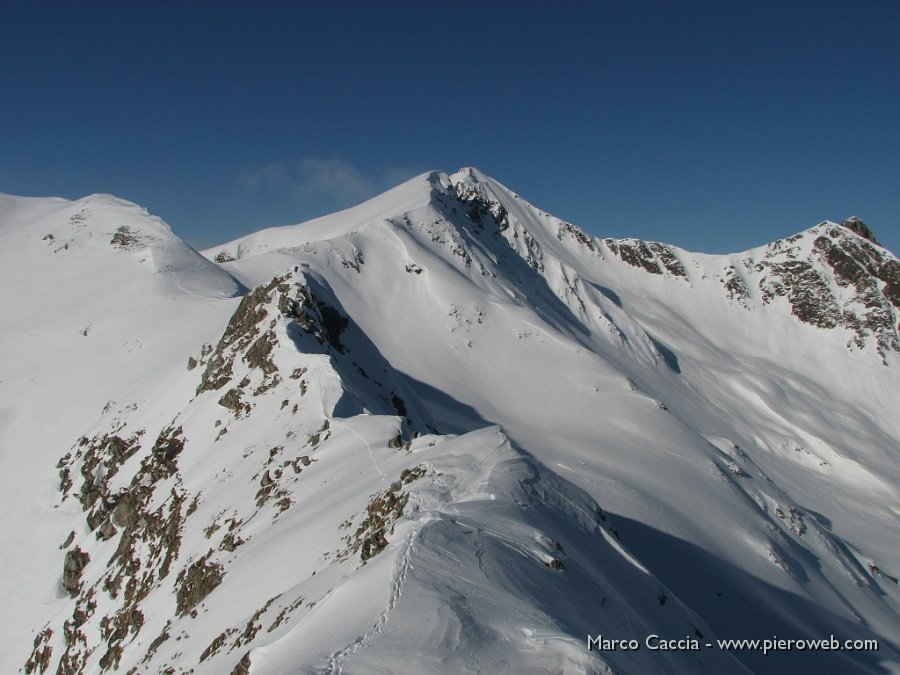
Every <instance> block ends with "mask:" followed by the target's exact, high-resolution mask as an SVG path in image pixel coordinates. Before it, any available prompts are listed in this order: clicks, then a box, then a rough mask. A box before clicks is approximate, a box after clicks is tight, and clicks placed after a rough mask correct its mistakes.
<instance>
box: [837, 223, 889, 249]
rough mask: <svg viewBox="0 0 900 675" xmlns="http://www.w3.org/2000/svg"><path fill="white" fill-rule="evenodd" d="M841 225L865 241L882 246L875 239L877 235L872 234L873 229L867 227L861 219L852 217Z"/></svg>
mask: <svg viewBox="0 0 900 675" xmlns="http://www.w3.org/2000/svg"><path fill="white" fill-rule="evenodd" d="M841 225H843V226H844V227H846V228H847V229H848V230H850V231H852V232H855V233H856V234H858V235H859V236H860V237H862V238H863V239H868V240H869V241H871V242H872V243H873V244H878V245H879V246H881V244H880V243H879V242H878V240H877V239H876V238H875V234H874V233H873V232H872V229H871V228H870V227H869V226H868V225H866V224H865V223H864V222H863V221H862V220H861V219H860V218H859V217H857V216H850V217H849V218H847V219H846V220H844V221H841Z"/></svg>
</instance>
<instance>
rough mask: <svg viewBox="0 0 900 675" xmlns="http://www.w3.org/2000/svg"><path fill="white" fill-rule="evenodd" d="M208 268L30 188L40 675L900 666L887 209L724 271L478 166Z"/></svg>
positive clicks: (21, 621)
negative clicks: (615, 643) (597, 227)
mask: <svg viewBox="0 0 900 675" xmlns="http://www.w3.org/2000/svg"><path fill="white" fill-rule="evenodd" d="M204 256H205V257H203V256H201V255H200V254H198V253H197V252H196V251H193V250H192V249H191V248H190V247H188V246H187V245H186V244H184V243H183V242H182V241H181V240H179V239H178V238H177V237H176V236H175V235H174V234H173V233H172V232H171V230H170V229H169V228H168V226H167V225H165V224H164V223H162V222H161V221H160V220H159V219H157V218H155V217H153V216H150V215H149V214H147V213H146V211H144V210H142V209H140V208H139V207H137V206H135V205H132V204H130V203H127V202H123V201H121V200H118V199H115V198H113V197H109V196H104V195H94V196H91V197H88V198H85V199H82V200H79V201H76V202H68V201H64V200H57V199H29V198H19V197H8V196H2V197H0V259H2V265H3V269H4V270H5V272H4V287H5V291H6V292H5V295H4V298H5V299H4V301H3V309H4V311H3V317H4V320H3V322H2V323H0V333H2V339H3V344H4V345H5V346H6V349H5V350H4V352H3V358H2V361H0V392H2V397H0V466H2V473H0V475H2V476H3V477H4V490H3V493H2V494H3V507H4V514H5V518H4V519H3V522H2V524H0V541H2V542H3V547H2V569H3V571H4V574H3V575H2V576H0V584H2V592H3V597H4V598H5V599H6V602H5V603H4V606H3V610H2V612H3V615H2V625H3V628H4V630H3V632H2V636H0V670H2V671H3V672H16V671H22V672H27V673H42V672H59V673H82V672H83V673H94V672H102V671H120V672H129V673H198V674H199V673H237V674H241V673H254V674H260V673H296V672H335V673H336V672H346V673H362V672H396V673H423V672H454V673H455V672H470V671H471V672H476V671H477V672H516V673H519V672H535V673H538V672H622V673H648V672H654V673H656V672H658V673H673V672H684V673H695V672H710V673H726V672H747V671H748V670H749V671H756V672H810V673H812V672H822V671H827V672H847V673H853V672H860V673H862V672H900V640H898V638H897V636H898V635H900V587H898V577H900V547H898V542H900V533H898V518H900V490H898V485H900V461H898V458H900V419H898V416H897V414H896V410H897V402H898V398H900V396H898V394H900V375H898V372H900V371H898V368H900V333H898V329H900V328H898V319H900V262H898V260H897V259H896V258H895V257H894V256H893V255H892V254H891V253H890V252H888V251H887V250H885V249H884V248H882V247H881V246H880V245H879V244H878V243H877V240H876V239H875V237H874V235H873V234H872V232H871V231H869V230H868V228H866V226H865V225H864V224H862V223H861V221H859V220H858V219H848V220H847V221H844V222H842V223H833V222H824V223H821V224H819V225H817V226H815V227H813V228H811V229H809V230H806V231H803V232H800V233H799V234H797V235H795V236H793V237H790V238H788V239H785V240H782V241H778V242H774V243H773V244H770V245H768V246H765V247H761V248H758V249H753V250H750V251H745V252H742V253H738V254H733V255H726V256H712V255H701V254H694V253H690V252H687V251H684V250H681V249H679V248H676V247H673V246H667V245H664V244H659V243H655V242H643V241H638V240H631V239H626V240H613V239H598V238H594V237H591V236H589V235H587V234H585V233H584V232H583V231H582V230H580V229H578V228H577V227H575V226H574V225H571V224H569V223H565V222H563V221H560V220H558V219H556V218H554V217H553V216H551V215H549V214H546V213H544V212H542V211H540V210H539V209H537V208H535V207H533V206H532V205H530V204H529V203H527V202H526V201H524V200H523V199H522V198H521V197H519V196H518V195H516V194H514V193H512V192H511V191H509V190H508V189H507V188H505V187H504V186H502V185H501V184H499V183H498V182H496V181H494V180H493V179H491V178H489V177H487V176H484V175H483V174H481V173H480V172H479V171H477V170H476V169H471V168H468V169H463V170H461V171H459V172H457V173H455V174H452V175H447V174H444V173H441V172H433V173H429V174H425V175H422V176H420V177H418V178H416V179H414V180H411V181H409V182H408V183H405V184H403V185H401V186H399V187H397V188H395V189H393V190H391V191H389V192H387V193H385V194H383V195H381V196H379V197H376V198H375V199H373V200H370V201H369V202H366V203H365V204H362V205H360V206H358V207H355V208H353V209H350V210H348V211H344V212H341V213H338V214H334V215H332V216H327V217H325V218H320V219H317V220H314V221H311V222H308V223H303V224H301V225H296V226H291V227H283V228H275V229H271V230H265V231H262V232H258V233H256V234H253V235H250V236H248V237H244V238H242V239H239V240H236V241H234V242H231V243H229V244H226V245H223V246H221V247H217V248H215V249H211V250H209V251H206V252H205V253H204ZM600 635H602V636H603V637H604V638H606V639H622V640H628V639H635V640H638V642H639V644H640V648H639V649H637V650H633V649H631V650H629V649H624V648H623V647H622V646H621V645H620V646H619V648H617V649H615V650H613V649H610V648H609V645H607V648H605V649H604V648H603V645H602V644H594V645H593V649H591V650H589V649H588V636H593V637H595V638H596V637H597V636H600ZM649 635H658V636H661V638H663V639H669V640H680V641H681V643H680V644H672V645H671V646H673V647H680V648H679V649H670V650H665V649H662V650H659V649H657V650H654V649H651V648H650V645H647V644H646V643H645V638H646V637H647V636H649ZM832 635H833V636H835V638H837V639H838V640H839V641H840V642H841V645H842V646H843V643H844V641H846V640H851V641H852V640H860V641H861V640H877V641H878V646H879V648H878V650H877V651H874V650H868V651H866V650H849V649H842V650H838V651H831V650H811V649H807V650H802V651H798V650H797V649H796V648H795V649H794V650H793V651H790V652H788V651H781V652H772V651H770V652H769V653H768V654H765V655H764V654H763V651H762V649H757V650H752V649H738V648H732V649H720V648H719V647H718V646H717V642H716V641H717V640H719V639H743V638H749V639H752V638H760V639H772V638H774V637H776V636H777V638H782V639H821V638H826V639H827V638H830V637H831V636H832ZM651 642H652V644H657V643H658V641H656V642H654V641H651ZM663 644H664V646H668V645H667V643H663ZM707 644H710V645H712V646H711V647H707V646H706V645H707ZM691 648H695V649H691Z"/></svg>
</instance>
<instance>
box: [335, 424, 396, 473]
mask: <svg viewBox="0 0 900 675" xmlns="http://www.w3.org/2000/svg"><path fill="white" fill-rule="evenodd" d="M339 426H341V427H344V428H346V429H347V430H349V431H350V433H352V434H353V435H354V436H356V438H358V439H359V442H360V443H362V444H363V445H364V446H365V447H366V452H367V453H368V455H369V459H370V460H371V462H372V466H374V467H375V470H376V471H377V472H378V474H379V475H380V476H381V482H382V483H387V482H388V476H387V474H386V473H385V472H384V470H383V469H382V468H381V465H380V464H379V463H378V460H377V459H376V458H375V453H374V452H373V451H372V446H371V445H369V441H367V440H366V439H365V438H363V437H362V436H361V435H360V433H359V432H358V431H357V430H356V429H354V428H353V427H352V426H351V425H350V424H347V423H345V422H340V424H339Z"/></svg>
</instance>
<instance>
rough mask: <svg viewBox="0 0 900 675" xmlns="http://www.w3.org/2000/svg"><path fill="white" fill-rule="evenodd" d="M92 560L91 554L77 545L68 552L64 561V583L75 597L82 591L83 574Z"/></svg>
mask: <svg viewBox="0 0 900 675" xmlns="http://www.w3.org/2000/svg"><path fill="white" fill-rule="evenodd" d="M90 561H91V556H89V555H88V554H87V553H85V552H84V551H82V550H81V549H80V548H78V547H77V546H76V547H75V548H73V549H71V550H70V551H68V552H67V553H66V559H65V562H64V563H63V575H62V585H63V588H65V589H66V591H67V592H68V594H69V595H71V596H72V597H73V598H74V597H76V596H77V595H78V593H79V592H80V591H81V574H82V573H83V572H84V568H85V567H87V564H88V563H89V562H90Z"/></svg>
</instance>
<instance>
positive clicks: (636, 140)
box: [0, 0, 900, 253]
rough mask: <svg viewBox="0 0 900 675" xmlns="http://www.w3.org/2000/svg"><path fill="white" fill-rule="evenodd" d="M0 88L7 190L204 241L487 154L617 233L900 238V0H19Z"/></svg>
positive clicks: (4, 31)
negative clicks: (72, 202)
mask: <svg viewBox="0 0 900 675" xmlns="http://www.w3.org/2000/svg"><path fill="white" fill-rule="evenodd" d="M0 92H2V104H0V192H8V193H13V194H27V195H59V196H64V197H70V198H74V197H80V196H83V195H86V194H90V193H93V192H110V193H113V194H116V195H118V196H120V197H124V198H126V199H129V200H132V201H135V202H138V203H140V204H142V205H144V206H146V207H148V208H149V209H150V210H151V211H152V212H153V213H156V214H158V215H160V216H162V217H163V218H164V219H165V220H166V221H168V222H169V223H170V224H171V225H172V227H173V228H174V229H175V231H176V232H178V233H179V234H180V235H181V236H182V237H184V238H185V239H187V240H188V241H189V242H190V243H192V244H194V245H195V246H198V247H204V246H210V245H213V244H216V243H220V242H222V241H225V240H228V239H231V238H234V237H235V236H238V235H240V234H244V233H247V232H250V231H252V230H256V229H260V228H262V227H268V226H272V225H281V224H288V223H294V222H299V221H302V220H305V219H308V218H310V217H313V216H316V215H321V214H323V213H328V212H331V211H334V210H337V209H339V208H342V207H345V206H349V205H351V204H353V203H356V202H358V201H361V200H363V199H365V198H367V197H369V196H372V195H373V194H375V193H377V192H380V191H382V190H383V189H385V188H387V187H389V186H391V185H392V184H394V183H397V182H400V181H401V180H404V179H406V178H408V177H410V176H412V175H415V174H417V173H420V172H422V171H426V170H429V169H444V170H447V171H453V170H455V169H457V168H459V167H461V166H464V165H474V166H477V167H479V168H481V169H482V170H483V171H485V172H486V173H488V174H489V175H492V176H493V177H495V178H496V179H498V180H499V181H500V182H502V183H505V184H506V185H508V186H509V187H511V188H512V189H514V190H515V191H517V192H518V193H520V194H521V195H522V196H523V197H525V198H526V199H528V200H529V201H531V202H532V203H534V204H536V205H538V206H540V207H542V208H544V209H545V210H548V211H550V212H552V213H554V214H555V215H558V216H560V217H561V218H565V219H567V220H570V221H572V222H574V223H576V224H578V225H580V226H582V227H584V228H585V229H587V230H589V231H591V232H593V233H595V234H598V235H601V236H636V237H642V238H648V239H656V240H661V241H666V242H670V243H674V244H677V245H680V246H684V247H686V248H690V249H694V250H700V251H709V252H726V251H737V250H742V249H744V248H748V247H750V246H754V245H759V244H762V243H765V242H767V241H770V240H773V239H775V238H778V237H781V236H786V235H790V234H792V233H794V232H796V231H799V230H801V229H804V228H806V227H810V226H812V225H814V224H816V223H817V222H819V221H821V220H824V219H832V220H834V219H841V218H843V217H846V216H849V215H854V214H855V215H859V216H860V217H862V219H863V220H865V221H866V222H867V223H868V224H869V225H870V226H871V227H872V228H873V229H874V230H875V233H876V235H877V236H879V238H880V239H881V240H882V242H883V243H884V244H885V245H887V246H888V247H889V248H891V249H892V250H893V251H894V252H895V253H897V252H900V2H897V1H896V0H891V1H888V2H878V1H875V0H871V1H866V2H854V1H852V0H843V1H841V2H829V1H828V0H820V1H817V2H803V1H800V0H792V1H777V2H775V1H767V0H754V1H753V2H731V1H728V0H709V1H706V2H690V1H686V2H685V1H679V2H635V1H633V0H632V1H628V2H589V1H587V0H585V1H584V2H549V1H547V2H540V3H535V2H503V1H500V0H490V1H488V0H484V1H480V2H468V1H465V0H458V1H455V2H447V1H441V2H437V1H435V2H431V1H427V2H426V1H424V0H420V1H418V2H413V1H407V2H393V3H389V2H374V1H369V2H300V1H297V2H275V1H266V0H256V1H252V2H251V1H248V2H228V1H225V0H217V1H212V0H210V1H207V2H190V1H187V2H174V1H169V2H164V1H159V2H137V1H120V2H97V1H92V0H86V1H85V2H71V1H68V2H54V1H49V0H42V1H41V2H21V1H19V0H4V2H3V3H2V7H0Z"/></svg>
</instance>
